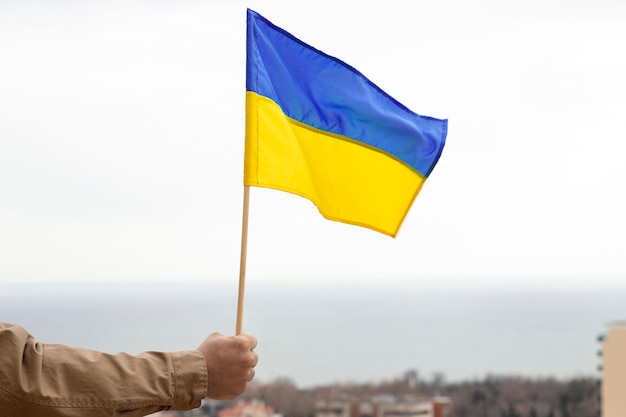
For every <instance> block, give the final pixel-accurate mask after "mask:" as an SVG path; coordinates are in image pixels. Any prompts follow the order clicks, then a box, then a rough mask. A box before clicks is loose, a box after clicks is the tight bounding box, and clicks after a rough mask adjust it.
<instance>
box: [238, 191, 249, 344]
mask: <svg viewBox="0 0 626 417" xmlns="http://www.w3.org/2000/svg"><path fill="white" fill-rule="evenodd" d="M249 206H250V186H249V185H244V186H243V219H242V221H241V258H240V261H239V294H238V297H237V329H236V332H235V334H236V335H240V334H241V327H242V322H243V295H244V292H245V288H246V254H247V251H248V208H249Z"/></svg>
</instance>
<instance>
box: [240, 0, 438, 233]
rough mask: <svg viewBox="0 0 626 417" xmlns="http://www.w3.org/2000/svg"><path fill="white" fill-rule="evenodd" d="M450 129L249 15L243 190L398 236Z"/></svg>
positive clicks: (350, 69) (260, 17)
mask: <svg viewBox="0 0 626 417" xmlns="http://www.w3.org/2000/svg"><path fill="white" fill-rule="evenodd" d="M447 126H448V124H447V120H441V119H435V118H432V117H426V116H421V115H418V114H416V113H414V112H412V111H411V110H409V109H408V108H406V107H405V106H404V105H402V104H401V103H399V102H398V101H396V100H395V99H393V98H392V97H391V96H389V95H388V94H386V93H385V92H384V91H382V90H381V89H380V88H379V87H378V86H376V85H375V84H374V83H372V82H371V81H370V80H369V79H367V78H366V77H365V76H364V75H363V74H361V73H360V72H359V71H357V70H356V69H354V68H352V67H351V66H350V65H348V64H346V63H344V62H342V61H340V60H339V59H337V58H334V57H331V56H329V55H327V54H325V53H323V52H321V51H319V50H317V49H315V48H313V47H311V46H309V45H307V44H306V43H304V42H302V41H300V40H299V39H297V38H295V37H294V36H292V35H291V34H289V33H288V32H286V31H285V30H283V29H281V28H279V27H277V26H275V25H274V24H272V23H271V22H269V21H268V20H267V19H265V18H264V17H262V16H261V15H259V14H258V13H256V12H254V11H252V10H248V16H247V61H246V140H245V155H244V184H245V185H249V186H257V187H267V188H274V189H278V190H282V191H287V192H291V193H294V194H297V195H299V196H302V197H304V198H307V199H309V200H310V201H312V202H313V203H314V204H315V205H316V206H317V208H318V210H319V211H320V213H321V214H322V215H323V216H324V217H326V218H327V219H330V220H336V221H340V222H344V223H349V224H354V225H359V226H364V227H368V228H371V229H374V230H376V231H379V232H381V233H385V234H387V235H390V236H395V235H396V234H397V232H398V230H399V228H400V225H401V224H402V221H403V220H404V218H405V216H406V214H407V212H408V210H409V209H410V207H411V205H412V203H413V201H414V199H415V197H416V196H417V194H418V193H419V191H420V189H421V188H422V185H423V183H424V181H425V180H426V178H427V177H428V175H429V174H430V173H431V171H432V170H433V168H434V166H435V164H436V163H437V161H438V159H439V157H440V155H441V152H442V150H443V147H444V144H445V139H446V135H447Z"/></svg>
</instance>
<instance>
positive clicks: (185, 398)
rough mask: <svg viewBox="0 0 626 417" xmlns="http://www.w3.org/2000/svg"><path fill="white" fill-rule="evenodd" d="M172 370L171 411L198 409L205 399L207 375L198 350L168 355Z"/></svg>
mask: <svg viewBox="0 0 626 417" xmlns="http://www.w3.org/2000/svg"><path fill="white" fill-rule="evenodd" d="M170 355H171V357H172V364H173V368H174V377H173V384H174V401H173V404H172V409H174V410H190V409H192V408H198V407H200V405H201V402H202V399H204V398H205V397H206V391H207V383H208V375H207V369H206V363H205V362H204V356H202V353H200V351H199V350H187V351H182V352H172V353H170Z"/></svg>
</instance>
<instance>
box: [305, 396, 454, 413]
mask: <svg viewBox="0 0 626 417" xmlns="http://www.w3.org/2000/svg"><path fill="white" fill-rule="evenodd" d="M315 417H453V416H452V401H451V400H450V399H449V398H447V397H442V398H432V399H414V400H403V401H398V400H396V399H394V398H393V397H390V396H389V397H387V396H386V397H385V398H382V397H377V398H373V399H372V400H370V401H349V400H330V401H328V400H323V401H318V402H316V404H315Z"/></svg>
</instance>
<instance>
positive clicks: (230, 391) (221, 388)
mask: <svg viewBox="0 0 626 417" xmlns="http://www.w3.org/2000/svg"><path fill="white" fill-rule="evenodd" d="M256 343H257V341H256V339H255V338H254V336H251V335H249V334H242V335H239V336H224V335H222V334H220V333H212V334H211V335H209V337H207V338H206V339H205V340H204V342H202V344H201V345H200V346H199V347H198V350H199V351H200V352H202V355H203V356H204V362H205V363H206V367H207V373H208V383H207V390H206V395H207V397H209V398H213V399H215V400H228V399H232V398H235V397H236V396H238V395H240V394H243V393H244V392H245V390H246V386H247V385H248V382H249V381H251V380H252V378H254V367H255V366H256V364H257V362H258V360H259V358H258V356H257V354H256V352H254V348H255V347H256Z"/></svg>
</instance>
